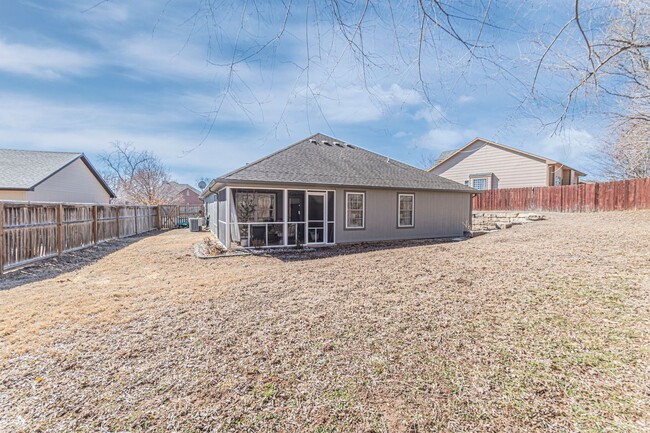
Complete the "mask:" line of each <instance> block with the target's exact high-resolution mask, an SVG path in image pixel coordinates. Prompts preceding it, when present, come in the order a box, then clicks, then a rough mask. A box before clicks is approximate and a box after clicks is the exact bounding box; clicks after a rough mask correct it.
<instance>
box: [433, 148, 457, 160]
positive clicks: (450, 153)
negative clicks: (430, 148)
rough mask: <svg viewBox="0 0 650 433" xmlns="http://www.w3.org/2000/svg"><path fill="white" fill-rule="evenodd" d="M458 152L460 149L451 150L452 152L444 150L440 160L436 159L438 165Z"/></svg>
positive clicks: (439, 157)
mask: <svg viewBox="0 0 650 433" xmlns="http://www.w3.org/2000/svg"><path fill="white" fill-rule="evenodd" d="M457 151H458V149H451V150H444V151H442V152H441V153H440V155H439V156H438V158H436V163H441V162H442V161H444V160H445V159H447V158H449V157H450V156H451V155H453V154H454V153H456V152H457Z"/></svg>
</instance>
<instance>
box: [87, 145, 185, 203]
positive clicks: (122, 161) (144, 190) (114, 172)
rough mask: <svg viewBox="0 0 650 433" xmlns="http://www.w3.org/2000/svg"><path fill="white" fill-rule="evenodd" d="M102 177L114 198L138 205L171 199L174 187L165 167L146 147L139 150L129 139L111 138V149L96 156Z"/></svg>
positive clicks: (173, 194) (171, 200)
mask: <svg viewBox="0 0 650 433" xmlns="http://www.w3.org/2000/svg"><path fill="white" fill-rule="evenodd" d="M100 161H101V162H102V164H103V165H104V167H105V170H104V177H105V178H106V181H107V182H108V183H109V185H110V186H111V187H112V189H113V190H114V191H115V193H116V195H117V197H118V200H120V201H125V202H127V203H136V204H142V205H159V204H166V203H171V202H173V200H174V199H175V193H176V191H174V189H173V188H172V187H171V185H170V184H169V181H170V176H169V171H168V170H167V168H166V167H165V166H164V165H163V163H162V162H161V161H160V159H159V158H158V157H157V156H156V155H155V154H154V153H153V152H150V151H139V150H137V149H136V148H135V147H134V146H133V144H131V143H122V142H120V141H115V142H113V143H112V150H111V151H110V152H107V153H104V154H102V155H101V156H100Z"/></svg>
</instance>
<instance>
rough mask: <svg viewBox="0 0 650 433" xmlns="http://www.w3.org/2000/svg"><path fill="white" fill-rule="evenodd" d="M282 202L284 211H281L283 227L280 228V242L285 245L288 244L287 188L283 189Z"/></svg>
mask: <svg viewBox="0 0 650 433" xmlns="http://www.w3.org/2000/svg"><path fill="white" fill-rule="evenodd" d="M282 201H283V202H284V212H282V215H283V217H284V218H283V219H282V221H283V223H284V224H283V228H282V242H283V243H284V245H285V246H287V245H289V233H288V231H289V223H288V221H289V190H287V189H285V190H284V191H283V200H282Z"/></svg>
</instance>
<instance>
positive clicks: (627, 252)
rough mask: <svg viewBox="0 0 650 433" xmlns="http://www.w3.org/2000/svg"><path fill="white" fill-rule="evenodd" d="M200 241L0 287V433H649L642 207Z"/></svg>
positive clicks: (128, 250) (161, 244)
mask: <svg viewBox="0 0 650 433" xmlns="http://www.w3.org/2000/svg"><path fill="white" fill-rule="evenodd" d="M202 236H204V235H200V234H199V235H197V234H193V233H189V232H187V231H172V232H166V233H162V234H159V235H157V236H152V237H148V238H145V239H142V240H139V241H138V242H135V243H132V244H130V245H128V246H126V247H125V248H123V249H120V250H118V251H116V252H114V253H112V254H110V255H107V256H106V257H103V258H102V259H100V260H98V261H97V262H95V263H91V264H88V265H86V266H84V267H82V268H80V269H77V270H73V271H71V272H68V273H63V274H61V275H59V276H56V277H55V278H51V279H45V280H42V281H36V282H31V283H28V284H25V285H22V286H18V287H14V288H11V289H9V290H5V291H0V431H2V432H22V431H25V432H98V431H101V432H118V431H120V432H145V431H146V432H205V431H215V432H222V431H223V432H226V431H246V432H256V431H260V432H262V431H263V432H266V431H278V432H279V431H283V432H284V431H296V432H298V431H300V432H303V431H307V432H309V431H311V432H335V431H336V432H348V431H351V432H354V431H360V432H393V431H394V432H425V431H453V432H477V431H490V432H503V431H508V432H524V431H557V432H563V431H593V432H601V431H602V432H610V431H611V432H614V431H628V432H633V431H649V430H650V415H649V414H650V385H649V384H650V359H649V358H650V354H649V351H650V308H649V303H650V212H627V213H601V214H582V215H552V216H551V219H550V220H549V221H544V222H539V223H533V224H529V225H526V226H520V227H515V228H513V229H510V230H507V231H503V232H498V233H493V234H489V235H486V236H482V237H479V238H475V239H472V240H469V241H466V242H459V243H446V244H431V243H417V242H415V243H404V244H399V245H391V247H392V248H390V249H384V250H379V249H374V248H368V247H362V248H358V247H345V248H340V249H338V250H333V251H332V250H330V251H327V252H321V253H316V254H311V255H309V254H307V255H306V256H305V257H306V258H309V260H286V259H284V260H283V259H282V258H278V257H233V258H227V259H217V260H208V261H202V260H199V259H196V258H194V257H193V256H191V255H190V247H191V246H192V244H194V243H196V242H199V241H200V240H201V238H202ZM334 253H336V254H334ZM12 278H15V274H14V276H11V275H10V276H9V277H5V280H4V282H3V280H1V279H0V287H2V285H3V284H5V285H11V284H10V282H11V279H12Z"/></svg>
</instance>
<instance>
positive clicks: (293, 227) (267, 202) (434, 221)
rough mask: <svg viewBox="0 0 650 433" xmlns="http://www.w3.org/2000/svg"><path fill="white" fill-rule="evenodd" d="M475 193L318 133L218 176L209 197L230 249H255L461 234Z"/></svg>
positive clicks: (216, 229) (215, 227) (217, 230)
mask: <svg viewBox="0 0 650 433" xmlns="http://www.w3.org/2000/svg"><path fill="white" fill-rule="evenodd" d="M475 192H476V191H475V190H473V189H471V188H468V187H466V186H464V185H462V184H459V183H456V182H453V181H450V180H448V179H444V178H442V177H440V176H436V175H435V174H432V173H428V172H427V171H425V170H421V169H419V168H415V167H412V166H410V165H407V164H404V163H402V162H399V161H396V160H394V159H392V158H388V157H386V156H382V155H379V154H376V153H374V152H370V151H368V150H365V149H362V148H360V147H357V146H353V145H351V144H348V143H345V142H343V141H341V140H337V139H335V138H332V137H328V136H326V135H323V134H316V135H313V136H312V137H309V138H307V139H304V140H302V141H299V142H298V143H295V144H293V145H291V146H288V147H286V148H284V149H282V150H280V151H278V152H276V153H273V154H271V155H269V156H267V157H265V158H262V159H260V160H258V161H256V162H252V163H250V164H247V165H245V166H243V167H241V168H239V169H237V170H235V171H232V172H230V173H228V174H225V175H223V176H221V177H218V178H216V179H214V180H213V181H212V182H210V184H209V185H208V186H207V188H206V189H205V190H204V191H203V193H202V198H203V199H204V201H205V204H206V215H207V217H208V218H209V227H210V230H211V231H212V232H213V233H214V234H215V235H216V236H217V237H218V238H219V239H220V240H221V241H222V242H223V243H224V245H226V246H227V247H229V246H231V245H232V244H237V245H241V246H243V247H252V246H295V245H297V244H307V245H331V244H335V243H337V244H338V243H345V242H365V241H383V240H398V239H426V238H437V237H454V236H462V235H463V234H464V232H465V231H467V230H469V229H470V226H471V200H472V193H475Z"/></svg>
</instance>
